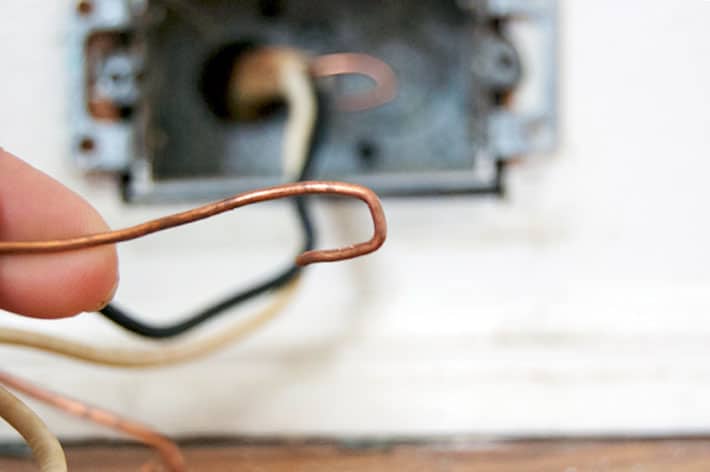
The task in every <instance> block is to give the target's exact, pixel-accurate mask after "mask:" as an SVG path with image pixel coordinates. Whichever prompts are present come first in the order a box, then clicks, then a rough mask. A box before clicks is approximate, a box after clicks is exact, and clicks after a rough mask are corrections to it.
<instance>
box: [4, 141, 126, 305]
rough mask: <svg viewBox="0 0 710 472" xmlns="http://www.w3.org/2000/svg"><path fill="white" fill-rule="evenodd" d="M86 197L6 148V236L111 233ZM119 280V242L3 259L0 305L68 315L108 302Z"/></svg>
mask: <svg viewBox="0 0 710 472" xmlns="http://www.w3.org/2000/svg"><path fill="white" fill-rule="evenodd" d="M107 229H108V226H107V225H106V223H105V222H104V220H103V219H102V218H101V216H100V215H99V213H98V212H97V211H96V210H95V209H94V208H93V207H92V206H91V205H89V204H88V203H87V202H86V201H85V200H84V199H83V198H81V197H80V196H79V195H77V194H75V193H74V192H72V191H71V190H69V189H67V188H66V187H64V186H63V185H62V184H60V183H59V182H57V181H55V180H54V179H52V178H50V177H48V176H47V175H45V174H43V173H41V172H40V171H38V170H36V169H34V168H33V167H31V166H29V165H28V164H26V163H24V162H22V161H21V160H19V159H18V158H15V157H13V156H11V155H10V154H8V153H5V152H3V151H2V150H0V238H1V239H3V240H6V241H20V240H46V239H61V238H66V237H72V236H79V235H82V234H88V233H98V232H102V231H106V230H107ZM117 283H118V257H117V254H116V248H115V247H114V246H103V247H98V248H93V249H90V250H79V251H70V252H65V253H57V254H28V255H8V256H3V257H1V258H0V308H2V309H4V310H7V311H11V312H13V313H17V314H22V315H27V316H31V317H37V318H64V317H67V316H72V315H75V314H77V313H81V312H83V311H95V310H97V309H100V308H101V307H103V306H104V305H106V303H108V302H109V301H110V300H111V298H112V297H113V294H114V292H115V290H116V286H117Z"/></svg>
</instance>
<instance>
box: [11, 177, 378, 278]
mask: <svg viewBox="0 0 710 472" xmlns="http://www.w3.org/2000/svg"><path fill="white" fill-rule="evenodd" d="M311 194H330V195H342V196H347V197H353V198H358V199H360V200H362V201H363V202H365V203H366V204H367V206H368V208H369V210H370V215H371V216H372V221H373V224H374V233H373V236H372V238H371V239H370V240H368V241H365V242H362V243H358V244H353V245H350V246H345V247H341V248H337V249H321V250H314V251H306V252H304V253H302V254H300V255H299V256H298V257H297V258H296V264H298V265H300V266H305V265H308V264H313V263H316V262H334V261H341V260H344V259H351V258H353V257H359V256H363V255H365V254H369V253H371V252H373V251H376V250H377V249H378V248H379V247H380V246H382V244H383V243H384V241H385V238H386V236H387V223H386V221H385V214H384V212H383V210H382V204H381V203H380V200H379V198H378V197H377V195H376V194H375V193H374V192H373V191H372V190H370V189H369V188H367V187H363V186H361V185H357V184H349V183H345V182H324V181H306V182H296V183H288V184H282V185H276V186H274V187H268V188H264V189H259V190H252V191H249V192H244V193H240V194H237V195H234V196H232V197H229V198H226V199H224V200H220V201H218V202H214V203H210V204H207V205H204V206H201V207H198V208H194V209H192V210H187V211H184V212H181V213H176V214H174V215H169V216H165V217H163V218H158V219H155V220H151V221H148V222H145V223H141V224H139V225H136V226H131V227H128V228H124V229H119V230H114V231H106V232H103V233H96V234H91V235H86V236H77V237H74V238H68V239H56V240H48V241H0V255H2V254H37V253H49V252H61V251H71V250H77V249H84V248H89V247H95V246H101V245H104V244H113V243H118V242H121V241H129V240H132V239H136V238H140V237H143V236H146V235H148V234H151V233H156V232H158V231H162V230H165V229H168V228H174V227H176V226H181V225H184V224H187V223H192V222H194V221H199V220H203V219H205V218H209V217H211V216H214V215H217V214H220V213H223V212H225V211H229V210H233V209H235V208H239V207H242V206H245V205H251V204H253V203H258V202H263V201H267V200H275V199H279V198H290V197H297V196H301V195H311Z"/></svg>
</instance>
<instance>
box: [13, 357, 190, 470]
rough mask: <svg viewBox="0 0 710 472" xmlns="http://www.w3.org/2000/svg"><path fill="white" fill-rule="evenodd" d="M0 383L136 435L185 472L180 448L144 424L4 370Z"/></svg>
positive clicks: (67, 411) (124, 432)
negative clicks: (53, 390)
mask: <svg viewBox="0 0 710 472" xmlns="http://www.w3.org/2000/svg"><path fill="white" fill-rule="evenodd" d="M0 383H2V384H3V385H5V386H7V387H9V388H11V389H12V390H15V391H17V392H21V393H24V394H25V395H27V396H28V397H30V398H34V399H35V400H38V401H40V402H42V403H46V404H47V405H51V406H53V407H55V408H57V409H59V410H61V411H64V412H66V413H68V414H70V415H72V416H77V417H79V418H84V419H86V420H89V421H92V422H94V423H97V424H100V425H102V426H106V427H109V428H111V429H113V430H116V431H118V432H120V433H123V434H125V435H127V436H130V437H132V438H134V439H137V440H138V441H140V442H142V443H144V444H147V445H149V446H152V447H153V448H154V449H155V450H156V451H157V452H158V453H159V454H160V456H161V458H162V459H163V462H164V463H165V465H167V466H168V467H169V470H171V471H172V472H185V471H186V470H187V466H186V465H185V459H184V457H183V455H182V453H181V452H180V448H178V446H177V445H176V444H175V443H174V442H172V441H171V440H170V439H168V438H166V437H165V436H163V435H162V434H160V433H158V432H157V431H154V430H152V429H151V428H149V427H148V426H145V425H143V424H141V423H138V422H136V421H133V420H129V419H126V418H123V417H121V416H119V415H116V414H114V413H111V412H109V411H106V410H102V409H100V408H96V407H93V406H89V405H86V404H84V403H83V402H80V401H78V400H74V399H72V398H68V397H66V396H64V395H61V394H58V393H55V392H52V391H50V390H47V389H45V388H43V387H40V386H38V385H35V384H32V383H30V382H28V381H26V380H24V379H21V378H19V377H15V376H14V375H11V374H9V373H7V372H3V371H0Z"/></svg>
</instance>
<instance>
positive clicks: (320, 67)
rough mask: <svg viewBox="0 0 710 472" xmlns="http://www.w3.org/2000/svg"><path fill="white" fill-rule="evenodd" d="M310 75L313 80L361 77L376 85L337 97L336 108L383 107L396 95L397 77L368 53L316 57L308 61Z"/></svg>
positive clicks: (348, 109)
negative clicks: (335, 76)
mask: <svg viewBox="0 0 710 472" xmlns="http://www.w3.org/2000/svg"><path fill="white" fill-rule="evenodd" d="M311 73H312V74H313V75H314V76H315V77H330V76H334V75H350V74H355V75H364V76H367V77H369V78H370V79H372V80H373V81H374V82H375V86H374V87H373V88H372V89H370V90H368V91H366V92H363V93H357V94H353V95H346V96H343V97H340V99H339V100H338V106H339V107H340V108H342V109H344V110H347V111H361V110H367V109H368V108H374V107H378V106H380V105H384V104H385V103H387V102H389V101H390V100H392V99H393V98H394V97H395V95H396V94H397V76H396V75H395V73H394V71H393V70H392V68H391V67H390V66H389V64H387V63H386V62H384V61H382V60H380V59H378V58H376V57H374V56H370V55H369V54H362V53H353V52H345V53H335V54H324V55H322V56H316V57H314V58H313V59H312V60H311Z"/></svg>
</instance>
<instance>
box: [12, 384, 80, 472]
mask: <svg viewBox="0 0 710 472" xmlns="http://www.w3.org/2000/svg"><path fill="white" fill-rule="evenodd" d="M0 416H2V418H3V419H4V420H5V421H7V423H8V424H9V425H10V426H12V427H13V428H14V429H15V431H17V432H18V433H20V435H21V436H22V437H23V438H24V440H25V441H26V442H27V445H28V446H29V447H30V449H31V450H32V455H33V456H34V459H35V461H36V462H37V464H38V465H39V468H40V470H41V471H42V472H67V460H66V457H65V456H64V450H63V449H62V445H61V444H60V443H59V440H58V439H57V437H56V436H54V434H52V432H51V431H49V428H47V425H46V424H44V422H43V421H42V420H41V419H40V418H39V416H37V415H36V414H35V412H33V411H32V410H31V409H30V408H29V407H28V406H27V405H25V404H24V403H23V402H22V401H21V400H20V399H19V398H17V397H16V396H14V395H13V394H12V393H10V392H8V391H7V390H6V389H5V388H4V387H0Z"/></svg>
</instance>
